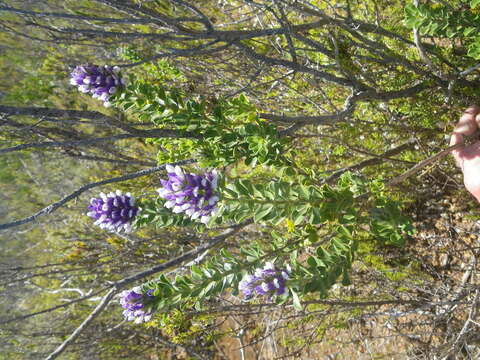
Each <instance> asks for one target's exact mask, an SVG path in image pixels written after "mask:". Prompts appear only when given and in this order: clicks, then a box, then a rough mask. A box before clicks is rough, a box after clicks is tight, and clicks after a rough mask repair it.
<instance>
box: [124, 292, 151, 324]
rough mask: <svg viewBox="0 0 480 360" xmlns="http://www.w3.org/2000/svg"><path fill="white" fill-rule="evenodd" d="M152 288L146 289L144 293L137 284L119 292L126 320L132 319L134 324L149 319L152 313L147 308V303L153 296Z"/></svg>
mask: <svg viewBox="0 0 480 360" xmlns="http://www.w3.org/2000/svg"><path fill="white" fill-rule="evenodd" d="M152 292H153V290H148V291H147V292H146V293H145V294H144V293H142V290H141V288H140V287H139V286H137V287H134V288H133V289H131V290H125V291H122V292H121V293H120V304H121V305H122V307H123V308H124V309H125V310H124V311H123V316H125V319H126V320H127V321H132V320H133V321H134V322H135V323H136V324H139V323H142V322H147V321H150V319H151V318H152V313H151V311H150V310H149V309H147V306H148V303H149V302H150V301H151V300H152V299H153V298H154V296H153V295H152Z"/></svg>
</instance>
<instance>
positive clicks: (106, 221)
mask: <svg viewBox="0 0 480 360" xmlns="http://www.w3.org/2000/svg"><path fill="white" fill-rule="evenodd" d="M88 210H89V212H88V213H87V215H88V216H90V217H91V218H93V219H95V220H96V221H95V225H98V226H100V227H101V228H102V229H107V230H110V231H117V232H119V231H121V230H124V231H125V232H130V231H131V230H132V228H131V221H132V219H133V218H134V217H135V216H136V215H137V214H138V210H139V209H138V207H137V206H135V198H134V197H133V196H132V194H130V193H126V194H125V195H123V194H122V192H121V191H120V190H117V191H116V192H115V193H113V192H111V193H109V194H108V195H105V194H104V193H100V197H99V198H92V199H91V200H90V206H89V207H88Z"/></svg>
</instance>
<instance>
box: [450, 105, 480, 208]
mask: <svg viewBox="0 0 480 360" xmlns="http://www.w3.org/2000/svg"><path fill="white" fill-rule="evenodd" d="M479 128H480V107H479V106H476V105H473V106H470V107H469V108H468V109H467V110H465V112H464V113H463V115H462V116H461V117H460V121H459V122H458V124H457V125H456V126H455V129H454V130H453V134H452V137H451V139H450V145H456V144H459V143H462V142H463V140H464V137H465V136H468V135H472V134H473V133H475V132H476V131H477V130H478V129H479ZM452 155H453V157H454V158H455V162H456V163H457V166H458V167H459V168H460V169H462V172H463V182H464V183H465V187H466V188H467V190H468V191H469V192H470V193H471V194H472V195H473V196H474V197H475V198H476V199H477V201H478V202H480V141H476V142H474V143H473V144H471V145H468V146H463V147H461V148H459V149H457V150H453V151H452Z"/></svg>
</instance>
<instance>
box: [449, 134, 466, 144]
mask: <svg viewBox="0 0 480 360" xmlns="http://www.w3.org/2000/svg"><path fill="white" fill-rule="evenodd" d="M461 143H463V135H462V134H461V133H458V132H456V131H455V132H454V133H453V134H452V136H451V137H450V146H453V145H457V144H461Z"/></svg>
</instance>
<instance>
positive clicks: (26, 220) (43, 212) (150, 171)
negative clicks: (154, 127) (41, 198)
mask: <svg viewBox="0 0 480 360" xmlns="http://www.w3.org/2000/svg"><path fill="white" fill-rule="evenodd" d="M194 162H195V160H191V159H190V160H182V161H178V162H176V163H174V164H173V165H185V164H192V163H194ZM165 166H166V164H164V165H160V166H156V167H152V168H150V169H145V170H140V171H137V172H134V173H130V174H127V175H123V176H118V177H114V178H111V179H106V180H101V181H97V182H94V183H90V184H87V185H84V186H82V187H81V188H79V189H77V190H75V191H74V192H73V193H71V194H69V195H67V196H65V197H64V198H63V199H61V200H59V201H57V202H55V203H53V204H51V205H49V206H47V207H45V208H43V209H42V210H40V211H38V212H37V213H35V214H33V215H31V216H28V217H26V218H24V219H20V220H16V221H13V222H10V223H5V224H0V230H5V229H8V228H11V227H15V226H19V225H23V224H26V223H29V222H32V221H35V220H36V219H37V218H38V217H40V216H42V215H46V214H51V213H52V212H54V211H55V210H57V209H58V208H59V207H61V206H63V205H65V204H66V203H67V202H69V201H71V200H73V199H75V198H77V197H78V196H80V195H81V194H82V193H84V192H85V191H87V190H90V189H93V188H94V187H97V186H102V185H107V184H112V183H115V182H120V181H126V180H131V179H135V178H138V177H141V176H146V175H150V174H153V173H155V172H158V171H161V170H164V169H165Z"/></svg>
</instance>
